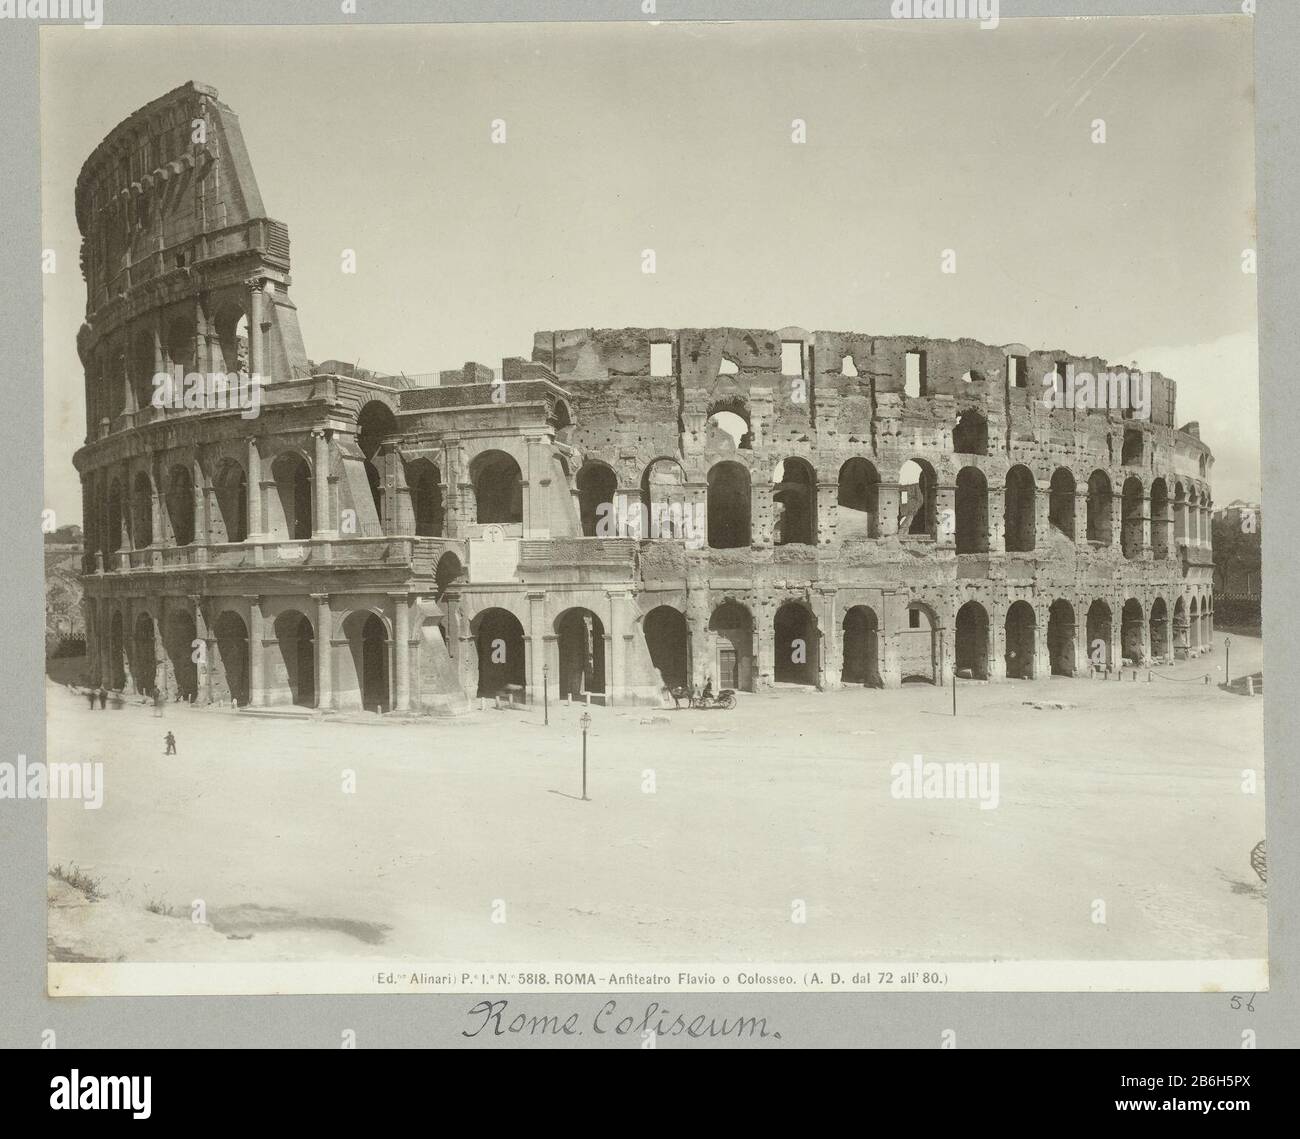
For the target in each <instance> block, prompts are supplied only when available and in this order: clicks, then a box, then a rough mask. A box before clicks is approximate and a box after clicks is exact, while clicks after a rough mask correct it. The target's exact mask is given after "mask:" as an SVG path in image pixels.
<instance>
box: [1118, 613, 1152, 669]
mask: <svg viewBox="0 0 1300 1139" xmlns="http://www.w3.org/2000/svg"><path fill="white" fill-rule="evenodd" d="M1145 632H1146V618H1145V617H1144V616H1143V613H1142V603H1141V602H1140V601H1138V600H1137V599H1136V598H1134V597H1130V598H1129V599H1128V600H1127V601H1125V602H1124V608H1123V609H1121V610H1120V614H1119V634H1120V635H1119V643H1120V659H1121V661H1122V663H1124V664H1141V663H1142V661H1143V660H1144V659H1145V657H1146V650H1145V648H1144V646H1143V640H1144V637H1143V634H1144V633H1145Z"/></svg>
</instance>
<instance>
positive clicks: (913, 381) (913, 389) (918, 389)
mask: <svg viewBox="0 0 1300 1139" xmlns="http://www.w3.org/2000/svg"><path fill="white" fill-rule="evenodd" d="M903 394H904V395H908V396H923V395H925V394H926V391H925V353H924V352H909V353H908V354H907V357H906V364H905V372H904V375H903Z"/></svg>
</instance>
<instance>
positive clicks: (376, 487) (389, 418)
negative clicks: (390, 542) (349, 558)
mask: <svg viewBox="0 0 1300 1139" xmlns="http://www.w3.org/2000/svg"><path fill="white" fill-rule="evenodd" d="M396 434H397V418H396V417H395V416H394V415H393V411H392V408H390V407H389V406H388V404H386V403H381V402H380V401H379V400H371V401H370V402H369V403H368V404H366V405H365V407H363V408H362V409H361V413H360V414H359V415H358V416H357V446H358V447H359V448H360V449H361V457H362V459H363V461H364V464H365V469H366V482H367V483H368V484H369V486H370V497H371V498H372V499H373V500H374V503H375V515H376V517H377V518H378V519H379V526H380V529H381V530H384V531H385V533H386V532H387V531H386V528H385V526H384V522H385V518H384V475H383V471H382V470H381V467H383V466H384V465H385V463H386V461H387V451H384V452H383V454H381V453H380V449H381V448H382V447H383V446H384V444H385V443H387V442H388V441H389V440H391V439H392V437H393V436H394V435H396Z"/></svg>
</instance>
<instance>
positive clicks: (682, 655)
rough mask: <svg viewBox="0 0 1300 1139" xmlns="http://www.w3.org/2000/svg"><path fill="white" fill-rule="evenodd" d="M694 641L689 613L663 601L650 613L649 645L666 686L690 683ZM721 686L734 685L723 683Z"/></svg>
mask: <svg viewBox="0 0 1300 1139" xmlns="http://www.w3.org/2000/svg"><path fill="white" fill-rule="evenodd" d="M690 641H691V638H690V632H689V630H688V629H687V626H686V618H685V616H683V615H682V613H681V612H679V611H678V610H676V609H674V608H672V606H670V605H660V606H657V607H656V608H654V609H651V610H650V612H649V613H647V614H646V616H645V642H646V648H647V649H648V650H649V651H650V663H651V664H653V665H654V667H655V668H656V669H657V670H658V672H659V676H660V678H661V680H662V681H663V685H664V687H665V688H669V689H673V688H684V687H685V686H686V682H687V678H688V677H689V675H690ZM718 687H719V688H722V687H730V686H727V685H722V684H721V683H720V684H719V685H718Z"/></svg>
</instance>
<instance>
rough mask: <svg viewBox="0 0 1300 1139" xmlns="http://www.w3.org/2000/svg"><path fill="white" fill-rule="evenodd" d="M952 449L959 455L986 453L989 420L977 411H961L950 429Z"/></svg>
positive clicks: (987, 449)
mask: <svg viewBox="0 0 1300 1139" xmlns="http://www.w3.org/2000/svg"><path fill="white" fill-rule="evenodd" d="M952 449H953V450H954V451H955V452H956V453H957V454H959V455H987V454H988V453H989V421H988V420H987V419H985V418H984V416H983V415H981V414H980V413H979V412H978V411H974V410H969V411H963V412H962V413H961V415H959V416H958V417H957V426H956V427H954V428H953V429H952Z"/></svg>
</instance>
